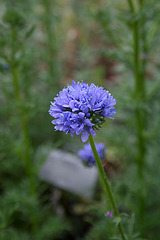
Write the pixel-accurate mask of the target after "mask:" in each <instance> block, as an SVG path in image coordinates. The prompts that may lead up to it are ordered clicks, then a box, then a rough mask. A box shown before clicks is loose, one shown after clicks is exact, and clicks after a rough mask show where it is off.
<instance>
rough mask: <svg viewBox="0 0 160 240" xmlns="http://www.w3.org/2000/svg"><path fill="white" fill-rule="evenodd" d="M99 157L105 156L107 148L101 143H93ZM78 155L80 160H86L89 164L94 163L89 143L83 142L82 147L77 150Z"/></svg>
mask: <svg viewBox="0 0 160 240" xmlns="http://www.w3.org/2000/svg"><path fill="white" fill-rule="evenodd" d="M95 146H96V149H97V152H98V155H99V158H100V159H101V160H103V159H104V158H105V155H106V154H107V150H106V149H105V146H104V144H103V143H97V144H95ZM78 155H79V156H80V158H81V159H82V160H84V161H85V162H87V164H88V165H89V166H92V165H96V161H95V158H94V155H93V152H92V148H91V146H90V144H85V145H84V148H83V149H80V150H79V151H78Z"/></svg>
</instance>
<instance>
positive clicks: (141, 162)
mask: <svg viewBox="0 0 160 240" xmlns="http://www.w3.org/2000/svg"><path fill="white" fill-rule="evenodd" d="M128 3H129V6H130V10H131V12H132V14H135V13H136V11H135V9H134V8H133V7H132V6H133V3H132V0H128ZM140 4H141V5H140V7H141V8H142V7H143V2H142V1H140ZM140 23H141V22H140V20H135V22H134V23H133V25H132V32H133V50H134V56H133V65H134V79H135V99H136V108H135V116H136V126H137V144H138V145H137V146H138V155H137V161H136V163H137V170H138V179H139V190H138V202H139V208H138V213H139V214H138V216H139V224H140V225H142V223H143V220H144V208H145V201H144V167H145V153H146V148H145V140H144V131H145V128H146V120H145V119H146V118H145V114H144V109H143V104H144V101H145V95H146V92H145V69H146V59H145V55H146V44H145V39H146V35H145V31H144V20H143V23H142V24H141V31H142V33H143V34H142V35H141V34H140V27H139V25H140ZM142 28H143V29H142ZM141 36H142V39H141ZM140 43H142V51H143V52H142V54H141V53H140ZM141 58H142V61H141Z"/></svg>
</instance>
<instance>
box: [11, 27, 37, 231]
mask: <svg viewBox="0 0 160 240" xmlns="http://www.w3.org/2000/svg"><path fill="white" fill-rule="evenodd" d="M16 34H17V33H16V29H15V28H14V27H13V28H12V32H11V40H12V44H11V47H12V52H11V61H10V63H11V76H12V82H13V89H14V95H15V99H16V103H17V111H18V114H19V118H20V123H21V129H22V135H23V150H22V158H23V161H24V163H25V167H26V172H27V175H28V180H29V187H30V193H31V194H32V196H35V194H36V186H35V181H34V172H33V166H32V162H31V148H30V139H29V132H28V122H27V119H26V118H25V117H24V116H23V115H24V114H23V111H22V105H23V102H22V99H21V94H20V85H19V71H18V66H17V63H16V59H15V54H16ZM31 222H32V226H33V231H34V233H36V231H37V222H38V221H37V215H36V212H35V210H33V209H31Z"/></svg>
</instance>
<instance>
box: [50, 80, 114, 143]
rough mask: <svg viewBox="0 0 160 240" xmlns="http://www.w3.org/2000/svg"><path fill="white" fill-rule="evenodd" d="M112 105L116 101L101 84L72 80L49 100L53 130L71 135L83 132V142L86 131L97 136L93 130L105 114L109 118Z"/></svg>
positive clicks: (98, 127)
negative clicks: (51, 100) (99, 85)
mask: <svg viewBox="0 0 160 240" xmlns="http://www.w3.org/2000/svg"><path fill="white" fill-rule="evenodd" d="M115 104H116V100H115V99H113V96H111V94H110V93H109V91H107V90H105V89H104V88H103V87H98V86H96V85H95V84H93V83H92V84H91V85H90V86H89V85H88V84H87V83H84V82H77V83H76V82H75V81H74V80H73V81H72V85H68V87H67V88H64V89H63V90H62V91H60V92H59V94H57V97H55V98H54V102H51V105H50V110H49V114H50V115H51V116H52V117H53V118H54V120H53V121H52V124H54V125H55V127H54V128H55V130H59V131H63V132H65V133H70V134H71V136H72V137H73V136H74V134H77V135H79V134H82V135H81V139H82V142H86V141H87V140H88V136H89V134H92V136H95V135H96V132H95V130H96V129H100V128H101V125H102V123H104V122H105V117H107V118H112V116H113V115H114V114H115V113H116V110H115V108H114V105H115ZM112 119H113V118H112Z"/></svg>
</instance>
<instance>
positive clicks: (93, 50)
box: [0, 0, 160, 240]
mask: <svg viewBox="0 0 160 240" xmlns="http://www.w3.org/2000/svg"><path fill="white" fill-rule="evenodd" d="M129 2H133V3H134V7H135V9H136V11H135V13H133V12H132V11H131V9H130V6H129ZM159 12H160V2H159V1H158V0H153V1H146V0H139V1H138V0H137V1H124V0H123V1H120V0H118V1H112V0H107V1H105V0H100V1H96V0H93V1H90V0H88V1H72V0H69V1H64V0H62V1H52V0H34V1H29V0H28V1H20V0H17V1H12V0H5V1H4V0H3V1H1V2H0V101H1V104H0V116H1V118H0V123H1V124H0V195H1V197H0V239H2V240H8V239H12V240H18V239H22V240H23V239H24V240H25V239H33V240H36V239H37V240H41V239H47V240H49V239H62V240H63V239H71V240H72V239H85V240H88V239H94V240H99V239H104V240H105V239H110V238H111V237H116V236H117V235H118V232H117V231H116V232H115V228H114V227H113V224H112V219H108V218H106V217H105V216H104V214H105V211H104V208H103V205H104V202H105V201H104V199H103V196H101V192H99V190H98V192H96V194H95V199H94V203H93V202H92V203H91V202H90V201H89V200H88V201H87V200H84V199H82V198H80V197H77V196H73V195H72V194H70V193H67V192H63V191H62V190H58V189H55V188H54V189H53V188H52V187H51V186H50V185H48V184H47V183H44V182H42V181H41V180H40V179H39V175H38V173H39V168H40V166H41V164H42V163H43V162H44V160H45V159H46V157H47V155H48V153H49V152H50V150H51V149H54V148H60V149H62V150H63V149H65V150H68V151H71V150H72V151H73V152H74V153H75V152H76V150H78V149H79V148H80V147H81V146H82V143H81V142H80V138H79V137H78V136H77V137H75V138H74V139H73V138H71V136H70V135H65V134H64V133H61V132H55V131H54V130H53V126H52V125H51V124H50V122H51V117H50V116H49V114H48V109H49V102H50V101H51V100H53V98H54V97H55V95H56V94H57V93H58V91H59V90H60V89H61V88H63V86H65V85H66V84H68V83H71V80H72V79H74V80H75V81H80V80H84V81H85V82H87V83H92V82H94V83H95V84H98V85H102V86H104V87H105V88H107V89H109V90H110V92H111V93H112V94H113V96H114V97H115V98H116V100H117V105H116V109H117V114H116V116H115V120H114V121H113V120H112V121H111V120H107V121H106V123H105V124H104V126H103V129H102V130H100V131H99V132H97V136H96V137H95V139H96V141H97V142H98V141H103V142H104V143H105V144H106V147H107V148H108V159H109V160H110V161H112V162H113V164H116V165H118V172H117V173H116V174H113V176H112V178H111V182H112V185H113V189H114V193H115V194H116V200H117V203H118V207H119V210H120V212H121V213H125V214H126V215H124V216H123V217H122V219H123V226H124V229H125V231H126V233H127V234H128V236H129V237H128V240H131V239H148V240H155V239H159V238H160V234H159V219H160V206H159V199H160V188H159V174H160V165H159V155H160V148H159V144H160V137H159V136H160V130H159V125H160V108H159V101H160V81H159V78H160V76H159V72H160V71H159V70H160V64H159V61H160V57H159V56H160V54H159V50H160V49H159V40H160V31H159V24H160V16H159ZM137 22H138V26H139V28H138V29H139V32H138V37H139V39H140V42H139V64H140V80H141V79H144V80H145V97H144V98H143V99H140V101H139V102H138V109H140V110H141V111H142V112H143V113H144V114H143V116H145V118H144V127H143V133H142V135H143V144H144V145H145V154H144V167H143V181H141V183H140V181H139V176H138V168H137V166H138V164H137V161H138V160H137V159H138V157H137V156H139V150H140V149H139V144H138V138H137V120H136V108H137V99H136V93H135V76H134V70H135V69H134V60H133V59H134V51H135V49H134V35H133V31H134V27H135V23H137ZM73 149H74V150H73ZM57 191H58V196H59V198H58V200H57V202H56V203H53V202H52V197H53V195H54V194H57ZM139 198H143V205H144V206H143V207H142V209H143V213H141V216H142V215H143V216H142V218H139V215H140V214H139V211H140V208H139V202H140V201H139V200H140V199H139ZM141 203H142V201H141ZM74 206H75V207H74ZM76 206H78V207H76ZM99 206H101V207H99ZM58 209H61V211H59V210H58ZM78 209H80V210H81V211H79V210H78ZM142 209H141V211H142Z"/></svg>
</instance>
